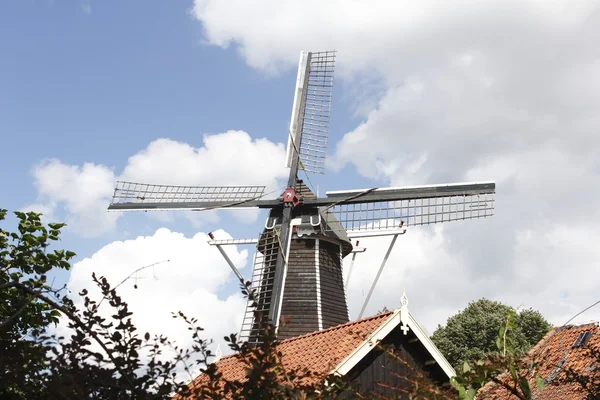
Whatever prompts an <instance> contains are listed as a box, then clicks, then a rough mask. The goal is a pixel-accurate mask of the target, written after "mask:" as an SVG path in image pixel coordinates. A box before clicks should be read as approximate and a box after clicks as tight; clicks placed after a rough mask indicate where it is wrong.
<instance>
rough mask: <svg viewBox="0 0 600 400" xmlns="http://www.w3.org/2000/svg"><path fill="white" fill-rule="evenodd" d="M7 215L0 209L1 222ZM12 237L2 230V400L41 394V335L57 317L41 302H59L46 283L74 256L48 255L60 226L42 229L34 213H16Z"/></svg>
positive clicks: (57, 294) (43, 365)
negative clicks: (28, 393) (15, 229)
mask: <svg viewBox="0 0 600 400" xmlns="http://www.w3.org/2000/svg"><path fill="white" fill-rule="evenodd" d="M6 213H7V211H6V210H4V209H0V222H2V221H4V220H5V218H6ZM15 214H16V216H17V218H18V228H17V231H16V232H9V231H6V230H3V229H1V228H0V382H2V384H1V385H0V398H19V397H25V396H24V395H23V390H24V388H27V390H28V391H29V392H30V393H35V392H36V391H38V390H41V386H40V385H41V384H40V381H39V379H38V378H39V375H40V374H41V372H42V371H43V370H44V369H45V368H47V366H48V359H47V357H46V350H45V348H44V346H43V345H42V344H41V343H40V340H39V336H40V335H41V334H42V333H43V332H44V331H45V330H46V329H47V328H48V327H49V326H50V325H52V324H56V323H57V322H58V317H59V312H58V311H57V310H56V308H55V307H53V306H51V305H50V304H49V303H48V302H47V301H44V300H43V298H44V297H47V298H51V297H52V298H58V297H60V290H56V289H53V288H52V287H51V286H50V285H49V284H48V283H47V279H46V275H47V273H48V272H50V271H51V270H56V269H69V268H70V264H69V260H70V259H71V258H73V257H74V256H75V253H73V252H70V251H65V250H52V251H51V249H50V247H51V245H52V244H53V243H54V242H56V241H58V240H59V234H60V229H61V228H62V227H63V226H64V224H49V225H48V226H47V227H46V226H44V225H43V224H42V223H41V221H40V215H39V214H36V213H28V214H25V213H20V212H17V213H15Z"/></svg>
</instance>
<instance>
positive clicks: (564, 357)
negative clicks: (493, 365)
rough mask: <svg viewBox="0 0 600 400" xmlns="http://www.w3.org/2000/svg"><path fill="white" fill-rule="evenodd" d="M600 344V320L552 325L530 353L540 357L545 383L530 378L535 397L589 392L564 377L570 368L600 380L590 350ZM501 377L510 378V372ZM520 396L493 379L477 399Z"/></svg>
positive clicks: (578, 397)
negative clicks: (542, 384)
mask: <svg viewBox="0 0 600 400" xmlns="http://www.w3.org/2000/svg"><path fill="white" fill-rule="evenodd" d="M598 346H600V328H599V327H598V324H597V323H591V324H584V325H567V326H562V327H558V328H554V329H552V330H551V331H550V332H548V334H546V336H544V338H543V339H542V340H541V341H540V342H539V343H538V344H537V345H535V346H534V347H533V348H532V349H531V350H530V351H529V354H528V356H529V357H532V358H536V359H538V360H539V363H540V368H539V371H538V373H537V374H536V376H538V377H541V378H543V379H544V384H545V387H544V389H543V390H541V391H540V390H539V389H538V388H537V385H536V384H535V382H534V377H531V378H530V380H529V381H530V386H531V387H532V388H534V390H533V392H532V396H533V399H535V400H583V399H586V394H585V393H583V392H581V391H580V390H578V389H579V388H580V386H579V385H578V384H576V383H571V384H565V383H562V382H561V381H560V378H561V377H564V371H565V370H566V369H573V370H575V371H576V372H578V373H580V374H582V375H585V376H590V377H594V378H595V379H596V382H597V383H600V373H599V372H598V359H597V357H592V356H590V354H589V349H591V348H596V349H598V348H599V347H598ZM499 378H500V379H508V373H506V374H504V375H503V376H502V375H501V376H500V377H499ZM513 399H517V397H516V396H514V395H513V394H511V393H509V392H508V390H506V389H505V388H503V387H502V386H501V385H498V384H496V383H493V382H490V383H488V384H487V385H485V386H484V387H483V388H481V389H480V390H479V392H478V393H477V400H513Z"/></svg>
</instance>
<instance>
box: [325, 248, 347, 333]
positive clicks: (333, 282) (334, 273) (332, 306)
mask: <svg viewBox="0 0 600 400" xmlns="http://www.w3.org/2000/svg"><path fill="white" fill-rule="evenodd" d="M319 249H320V251H319V272H320V281H321V285H320V286H321V314H322V319H323V329H326V328H329V327H332V326H336V325H339V324H343V323H346V322H348V305H347V304H346V296H345V294H344V278H343V276H342V265H341V259H340V246H339V245H338V244H337V243H331V242H328V241H325V240H320V243H319Z"/></svg>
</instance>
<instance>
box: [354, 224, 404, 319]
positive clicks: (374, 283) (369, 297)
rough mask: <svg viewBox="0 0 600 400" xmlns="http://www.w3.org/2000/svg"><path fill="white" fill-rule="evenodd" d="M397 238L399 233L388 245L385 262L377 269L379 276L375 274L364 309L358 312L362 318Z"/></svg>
mask: <svg viewBox="0 0 600 400" xmlns="http://www.w3.org/2000/svg"><path fill="white" fill-rule="evenodd" d="M396 239H398V235H394V237H393V238H392V242H391V243H390V247H388V250H387V253H385V257H383V262H382V263H381V266H380V267H379V271H377V276H375V280H374V281H373V284H372V285H371V289H370V290H369V294H368V295H367V298H366V299H365V302H364V304H363V306H362V309H361V310H360V314H358V319H361V318H362V316H363V313H364V312H365V308H367V304H369V300H370V299H371V295H372V294H373V290H375V286H376V285H377V281H378V280H379V277H380V276H381V271H383V267H385V264H386V263H387V260H388V257H389V256H390V253H391V252H392V248H394V244H396Z"/></svg>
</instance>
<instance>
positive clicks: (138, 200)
mask: <svg viewBox="0 0 600 400" xmlns="http://www.w3.org/2000/svg"><path fill="white" fill-rule="evenodd" d="M264 192H265V186H173V185H151V184H146V183H134V182H125V181H117V185H116V187H115V190H114V194H113V198H112V201H111V203H110V205H109V207H108V209H109V210H151V209H179V208H185V209H191V208H197V209H203V208H215V207H229V206H239V205H248V206H250V204H248V203H250V202H251V201H254V200H257V199H259V198H260V197H262V195H263V194H264ZM252 205H255V204H252Z"/></svg>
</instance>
